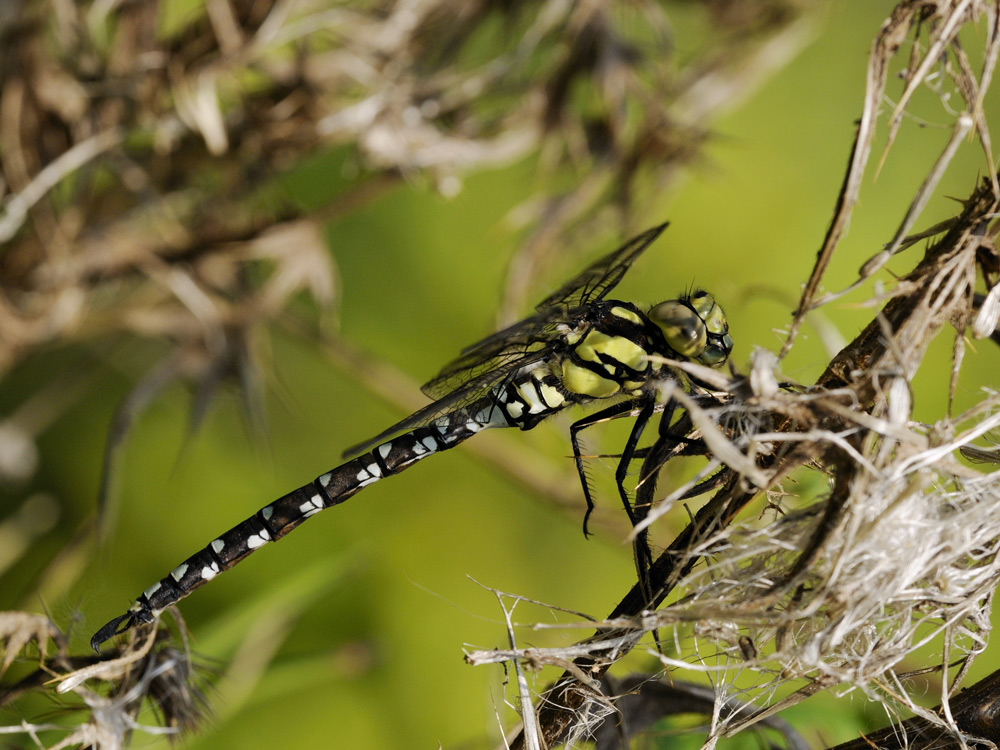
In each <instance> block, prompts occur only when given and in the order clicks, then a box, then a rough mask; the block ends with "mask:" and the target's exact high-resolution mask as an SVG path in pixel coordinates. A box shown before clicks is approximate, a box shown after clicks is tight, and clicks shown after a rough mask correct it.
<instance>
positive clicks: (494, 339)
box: [421, 224, 667, 398]
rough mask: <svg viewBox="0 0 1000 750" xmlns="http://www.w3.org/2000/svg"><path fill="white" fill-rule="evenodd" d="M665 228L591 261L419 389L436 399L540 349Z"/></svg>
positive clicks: (604, 291) (603, 291)
mask: <svg viewBox="0 0 1000 750" xmlns="http://www.w3.org/2000/svg"><path fill="white" fill-rule="evenodd" d="M666 228H667V224H660V225H659V226H656V227H653V228H652V229H648V230H647V231H645V232H643V233H642V234H640V235H639V236H637V237H634V238H632V239H631V240H629V241H628V242H626V243H625V244H624V245H622V246H621V247H619V248H618V249H617V250H615V251H614V252H612V253H609V254H608V255H606V256H604V257H603V258H601V259H599V260H597V261H595V262H594V263H592V264H591V265H590V266H588V267H587V268H586V269H585V270H584V271H583V272H581V273H580V274H578V275H577V276H575V277H574V278H572V279H571V280H570V281H568V282H566V283H565V284H564V285H563V286H562V287H560V288H559V289H558V290H557V291H556V292H554V293H552V294H550V295H549V296H548V297H546V298H545V299H544V300H543V301H542V302H541V303H540V304H539V305H538V306H537V307H536V310H537V312H536V313H535V314H534V315H532V316H531V317H529V318H525V319H524V320H522V321H521V322H519V323H515V324H514V325H512V326H509V327H508V328H504V329H503V330H502V331H498V332H496V333H494V334H492V335H490V336H487V337H486V338H485V339H483V340H482V341H479V342H477V343H475V344H473V345H472V346H469V347H466V348H465V349H463V350H462V353H461V355H460V356H459V357H458V359H456V360H455V361H453V362H450V363H449V364H448V365H446V366H445V367H444V369H443V370H441V372H439V373H438V374H437V375H436V376H435V377H434V378H433V379H432V380H431V381H429V382H428V383H425V384H424V386H423V387H422V388H421V390H422V391H423V392H424V393H426V394H427V395H428V396H430V397H431V398H442V397H443V396H446V395H447V394H449V393H451V392H452V391H454V390H457V389H459V388H462V387H463V385H464V384H465V383H466V382H467V381H469V380H472V379H475V378H478V377H479V376H480V375H481V374H483V373H485V372H489V371H490V370H492V369H495V368H497V369H502V370H504V371H505V372H507V371H509V362H511V361H513V360H517V359H518V358H520V357H521V356H523V355H524V354H525V353H526V352H529V351H532V350H539V351H544V350H546V349H547V348H548V347H549V345H550V342H551V341H552V340H553V339H554V338H556V337H557V336H558V327H559V325H560V324H563V323H572V322H573V321H574V320H576V319H577V318H578V317H580V316H581V315H582V314H583V312H584V308H585V306H586V305H588V304H590V303H592V302H597V301H599V300H601V299H603V298H604V296H605V295H606V294H607V293H608V292H610V291H611V290H612V289H614V287H615V286H616V285H617V284H618V282H619V281H621V279H622V276H624V275H625V272H626V271H627V270H628V269H629V266H631V265H632V263H633V262H635V259H636V258H638V257H639V254H640V253H641V252H642V251H643V250H645V249H646V248H647V247H648V246H649V245H650V243H652V242H653V240H655V239H656V238H657V237H659V236H660V234H661V233H662V232H663V230H664V229H666ZM519 366H520V365H519Z"/></svg>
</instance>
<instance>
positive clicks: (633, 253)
mask: <svg viewBox="0 0 1000 750" xmlns="http://www.w3.org/2000/svg"><path fill="white" fill-rule="evenodd" d="M668 225H669V222H665V223H663V224H660V225H659V226H655V227H653V228H652V229H647V230H646V231H645V232H643V233H642V234H640V235H638V236H636V237H633V238H632V239H630V240H629V241H628V242H626V243H625V244H624V245H622V246H621V247H619V248H618V249H617V250H615V251H614V252H611V253H608V254H607V255H605V256H604V257H603V258H601V259H600V260H597V261H595V262H594V263H592V264H591V265H590V266H588V267H587V268H586V269H585V270H584V271H583V272H581V273H580V274H578V275H577V276H575V277H574V278H572V279H570V280H569V281H567V282H566V283H565V284H563V285H562V286H561V287H560V288H559V289H557V290H556V291H555V292H553V293H552V294H550V295H549V296H548V297H546V298H545V299H544V300H542V301H541V302H540V303H539V304H538V306H537V308H536V309H537V310H539V311H542V310H547V309H549V308H552V307H568V308H573V307H579V306H581V305H586V304H589V303H591V302H598V301H599V300H602V299H604V296H605V295H606V294H607V293H608V292H610V291H611V290H612V289H614V288H615V286H617V285H618V282H619V281H621V280H622V276H624V275H625V272H626V271H627V270H628V269H629V266H631V265H632V263H634V262H635V259H636V258H638V257H639V254H640V253H642V251H643V250H645V249H646V248H647V247H649V245H650V244H652V242H653V240H655V239H656V238H657V237H659V236H660V234H661V233H662V232H663V230H664V229H666V228H667V226H668Z"/></svg>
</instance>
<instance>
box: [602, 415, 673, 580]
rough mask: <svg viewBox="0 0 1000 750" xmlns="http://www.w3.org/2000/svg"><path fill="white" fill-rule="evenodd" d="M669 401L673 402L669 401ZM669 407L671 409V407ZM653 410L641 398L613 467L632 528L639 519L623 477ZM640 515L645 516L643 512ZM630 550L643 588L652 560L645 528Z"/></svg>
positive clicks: (625, 475) (637, 536) (637, 535)
mask: <svg viewBox="0 0 1000 750" xmlns="http://www.w3.org/2000/svg"><path fill="white" fill-rule="evenodd" d="M671 403H673V402H672V401H671ZM670 408H671V409H672V407H670ZM655 410H656V401H655V400H654V399H653V398H646V399H644V400H643V402H642V406H641V407H640V408H639V413H638V414H636V418H635V422H634V423H633V424H632V430H631V432H629V436H628V440H627V441H626V442H625V448H624V449H623V450H622V453H621V457H620V458H619V460H618V467H617V468H616V469H615V483H616V484H617V485H618V494H619V495H620V496H621V499H622V505H623V506H624V507H625V513H626V514H627V515H628V518H629V521H630V522H631V523H632V527H633V528H635V525H636V523H637V522H638V521H639V520H640V519H639V517H638V514H637V513H636V508H635V507H634V506H633V505H632V500H631V498H630V497H629V493H628V490H627V489H625V479H626V477H627V476H628V470H629V467H630V466H631V464H632V460H633V459H634V458H635V453H636V448H637V447H638V445H639V439H640V438H641V437H642V433H643V430H645V429H646V425H647V424H649V420H650V419H652V417H653V413H654V411H655ZM642 515H643V517H645V513H643V514H642ZM632 552H633V556H634V558H635V572H636V575H637V576H638V579H639V583H640V584H641V585H642V586H643V588H647V584H648V581H647V580H646V579H647V571H648V570H649V566H650V565H651V564H652V562H653V553H652V551H651V550H650V549H649V534H648V533H647V531H646V530H645V529H644V530H642V531H640V532H639V533H637V534H636V535H635V539H634V540H633V542H632Z"/></svg>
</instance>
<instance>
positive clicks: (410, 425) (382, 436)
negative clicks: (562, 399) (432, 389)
mask: <svg viewBox="0 0 1000 750" xmlns="http://www.w3.org/2000/svg"><path fill="white" fill-rule="evenodd" d="M547 355H548V352H547V351H546V350H545V349H540V350H533V351H527V352H522V353H521V356H520V357H510V358H509V359H508V360H507V361H506V362H505V363H504V366H503V367H495V368H492V369H488V370H486V371H484V372H482V373H480V375H479V376H478V377H475V378H473V379H471V380H466V381H465V384H464V385H463V386H461V387H458V388H455V389H453V390H452V391H451V392H450V393H448V394H446V395H445V396H444V397H442V398H439V399H438V400H436V401H434V402H433V403H430V404H428V405H427V406H425V407H424V408H423V409H420V410H419V411H417V412H414V413H413V414H411V415H410V416H408V417H407V418H406V419H403V420H401V421H399V422H396V424H394V425H392V426H391V427H388V428H386V429H385V430H383V431H382V432H380V433H379V434H378V435H376V436H375V437H373V438H370V439H368V440H366V441H365V442H363V443H358V444H357V445H352V446H351V447H350V448H348V449H347V450H346V451H344V457H345V458H347V457H348V456H355V455H357V454H359V453H363V452H365V451H367V450H370V449H371V448H373V447H374V446H376V445H378V444H379V443H382V442H384V441H385V440H387V439H388V438H390V437H392V436H393V435H398V434H400V433H403V432H409V431H410V430H415V429H417V428H418V427H425V426H427V425H429V424H430V423H431V422H433V421H434V420H436V419H438V418H439V417H442V416H444V415H445V414H450V413H452V412H455V411H458V410H460V409H463V408H465V407H466V406H469V405H470V404H474V403H476V402H477V401H480V400H482V399H483V398H484V397H485V396H486V394H487V393H489V392H490V389H491V388H495V387H496V386H497V385H499V384H500V383H502V382H503V381H504V379H505V378H507V377H509V376H510V374H511V373H513V372H515V371H516V370H519V369H521V368H522V367H526V366H527V365H531V364H534V363H536V362H539V361H541V360H543V359H545V357H546V356H547ZM435 380H436V378H435Z"/></svg>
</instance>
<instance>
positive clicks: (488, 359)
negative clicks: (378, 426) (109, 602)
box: [91, 224, 733, 650]
mask: <svg viewBox="0 0 1000 750" xmlns="http://www.w3.org/2000/svg"><path fill="white" fill-rule="evenodd" d="M666 227H667V224H661V225H659V226H656V227H653V228H652V229H649V230H647V231H645V232H643V233H642V234H640V235H638V236H636V237H634V238H633V239H631V240H629V241H628V242H626V243H625V244H624V245H622V246H621V247H620V248H618V249H617V250H615V251H614V252H612V253H610V254H608V255H606V256H605V257H603V258H601V259H599V260H597V261H595V262H594V263H593V264H591V265H590V266H589V267H588V268H587V269H586V270H584V271H583V272H582V273H580V274H579V275H577V276H576V277H574V278H573V279H571V280H570V281H568V282H567V283H566V284H564V285H563V286H562V287H560V288H559V289H558V290H557V291H555V292H554V293H553V294H551V295H549V296H548V297H546V298H545V299H544V300H542V302H541V303H539V304H538V306H537V307H536V309H535V313H534V314H533V315H531V316H530V317H528V318H525V319H524V320H522V321H521V322H519V323H515V324H514V325H512V326H509V327H508V328H504V329H503V330H501V331H499V332H497V333H494V334H493V335H491V336H488V337H487V338H485V339H483V340H482V341H480V342H479V343H477V344H473V345H472V346H470V347H468V348H467V349H465V350H464V351H463V352H462V353H461V354H460V356H459V357H458V359H456V360H455V361H454V362H452V363H451V364H449V365H447V366H446V367H445V368H444V369H443V370H442V371H441V372H440V373H439V374H438V375H437V376H436V377H435V378H434V379H433V380H431V381H430V382H428V383H427V384H426V385H424V386H423V391H424V393H425V394H427V395H428V396H429V397H431V398H432V399H434V401H433V402H432V403H431V404H429V405H427V406H425V407H424V408H423V409H420V410H419V411H417V412H416V413H414V414H412V415H411V416H409V417H407V418H406V419H404V420H402V421H401V422H398V423H396V424H394V425H393V426H392V427H389V428H388V429H387V430H384V431H383V432H381V433H379V434H378V435H376V436H375V437H373V438H371V439H370V440H368V441H365V442H364V443H361V444H359V445H356V446H354V447H353V448H350V449H349V450H348V451H346V452H345V454H344V456H345V458H346V457H347V456H351V455H353V456H356V457H355V458H352V459H350V460H349V461H347V462H346V463H344V464H341V465H340V466H338V467H337V468H335V469H332V470H330V471H328V472H326V473H325V474H323V475H321V476H320V477H318V478H317V479H315V480H314V481H312V482H309V483H308V484H306V485H304V486H302V487H299V488H298V489H296V490H293V491H292V492H290V493H288V494H287V495H285V496H283V497H281V498H278V499H277V500H275V501H273V502H271V503H268V504H267V505H265V506H264V507H263V508H261V509H260V510H258V511H257V512H256V513H254V514H253V515H252V516H250V517H249V518H247V519H246V520H245V521H242V522H241V523H239V524H238V525H236V526H234V527H233V528H232V529H230V530H229V531H227V532H226V533H224V534H222V535H221V536H218V537H217V538H215V539H213V540H212V541H211V542H210V543H209V544H208V545H207V546H206V547H204V548H203V549H201V550H200V551H198V552H196V553H195V554H193V555H191V557H189V558H188V559H186V560H185V561H184V562H182V563H181V564H180V565H178V566H177V567H176V568H174V569H173V570H172V571H170V573H169V574H167V575H166V576H165V577H164V578H162V579H161V580H159V581H157V582H156V583H154V584H153V585H152V586H150V587H149V588H147V589H146V590H145V591H144V592H143V593H142V594H141V595H140V596H139V598H138V599H136V600H135V602H134V603H133V604H132V606H131V607H130V608H129V609H128V611H127V612H125V613H124V614H122V615H120V616H118V617H116V618H115V619H113V620H111V621H110V622H108V623H107V624H106V625H104V627H102V628H101V629H100V630H98V631H97V633H95V634H94V637H93V638H92V639H91V646H92V647H93V648H94V649H95V650H100V645H101V644H102V643H104V642H105V641H107V640H109V639H110V638H112V637H113V636H115V635H118V634H119V633H123V632H125V631H126V630H128V629H129V628H132V627H134V626H135V625H138V624H139V623H150V622H153V621H154V619H155V618H156V616H157V615H159V614H160V612H162V611H163V610H164V609H165V608H167V607H169V606H171V605H173V604H176V603H177V602H179V601H180V600H181V599H183V598H184V597H186V596H187V595H188V594H190V593H192V592H193V591H194V590H195V589H197V588H199V587H200V586H202V585H204V584H205V583H207V582H208V581H210V580H212V579H213V578H215V577H216V576H217V575H218V574H219V573H222V572H223V571H226V570H229V569H230V568H232V567H233V566H234V565H236V564H237V563H238V562H240V561H241V560H243V559H244V558H246V557H247V556H248V555H249V554H250V553H252V552H254V551H255V550H257V549H259V548H261V547H263V546H264V545H266V544H268V543H269V542H274V541H277V540H279V539H281V538H282V537H284V536H285V535H287V534H288V533H289V532H290V531H291V530H292V529H294V528H296V527H297V526H298V525H299V524H301V523H302V522H303V521H305V520H306V519H308V518H311V517H312V516H314V515H315V514H317V513H319V512H320V511H321V510H324V509H326V508H330V507H332V506H334V505H339V504H340V503H342V502H344V501H345V500H347V499H348V498H350V497H352V496H354V495H355V494H356V493H358V492H359V491H360V490H361V489H363V488H364V487H367V486H368V485H370V484H373V483H375V482H377V481H379V480H380V479H383V478H384V477H387V476H390V475H392V474H398V473H399V472H400V471H402V470H403V469H406V468H408V467H410V466H412V465H413V464H415V463H417V462H418V461H420V460H422V459H424V458H426V457H428V456H430V455H432V454H435V453H440V452H441V451H443V450H447V449H449V448H453V447H455V446H456V445H458V444H459V443H461V442H463V441H464V440H466V439H468V438H470V437H472V436H473V435H475V434H476V433H477V432H480V431H481V430H485V429H488V428H493V427H517V428H519V429H522V430H530V429H531V428H532V427H534V426H535V425H537V424H538V423H539V422H540V421H542V420H543V419H545V418H546V417H548V416H551V415H552V414H555V413H556V412H558V411H561V410H562V409H564V408H566V407H567V406H569V405H573V404H585V403H588V402H591V401H594V400H600V399H615V398H617V399H618V400H619V404H618V405H616V406H612V407H609V409H605V410H603V411H602V412H600V414H599V415H593V416H592V417H588V418H585V419H583V420H580V421H578V422H576V423H575V424H573V425H572V426H571V427H570V434H571V437H572V443H573V452H574V455H575V459H576V466H577V470H578V472H579V473H580V478H581V481H582V483H583V489H584V498H585V500H586V503H587V514H586V516H585V518H584V533H586V532H587V518H588V517H589V516H590V513H591V511H592V510H593V508H594V502H593V500H592V498H591V494H590V490H589V486H588V483H587V480H586V477H585V476H584V464H583V457H582V455H581V452H580V445H579V439H578V433H579V431H580V430H582V429H584V428H585V427H588V426H590V425H592V424H595V423H596V421H598V420H597V419H594V417H597V416H600V417H601V418H607V417H613V416H621V415H624V414H626V413H628V412H629V411H630V410H634V409H635V408H636V406H635V405H636V404H637V403H639V404H641V406H640V407H639V413H640V415H644V416H645V419H647V420H648V418H649V416H650V414H652V410H653V405H654V400H653V399H654V398H655V396H654V395H653V392H654V390H655V389H654V388H653V387H652V384H653V383H654V382H655V381H656V380H657V379H658V378H662V377H664V376H665V372H664V370H665V368H664V366H663V365H662V363H660V362H659V361H657V360H656V358H655V357H654V358H651V355H656V356H659V357H666V358H673V359H681V360H691V361H695V362H698V363H701V364H703V365H708V366H712V367H715V366H719V365H721V364H722V363H723V362H725V361H726V359H727V358H728V357H729V353H730V352H731V351H732V348H733V340H732V338H731V337H730V336H729V325H728V323H727V321H726V316H725V314H724V313H723V311H722V308H721V307H720V306H719V305H718V303H717V302H716V301H715V299H714V298H713V297H712V295H710V294H709V293H708V292H704V291H700V290H698V291H693V292H691V293H689V294H686V295H684V296H682V297H680V298H679V299H674V300H669V301H666V302H661V303H660V304H657V305H655V306H653V307H651V308H649V309H643V308H641V307H640V306H638V305H636V304H633V303H631V302H623V301H619V300H609V299H605V298H606V296H607V295H608V293H609V292H610V291H611V290H612V289H613V288H614V287H615V286H616V285H617V284H618V282H619V281H621V279H622V277H623V276H624V275H625V272H626V271H627V270H628V269H629V267H630V266H631V265H632V264H633V263H634V262H635V260H636V258H638V257H639V255H640V254H641V253H642V252H643V251H644V250H645V249H646V248H647V247H648V246H649V245H650V244H651V243H652V242H653V240H655V239H656V238H657V237H658V236H659V235H660V234H661V233H662V232H663V230H664V229H666ZM642 424H644V422H641V423H640V425H639V428H638V429H636V428H633V431H632V436H631V437H630V438H629V443H630V445H631V447H632V448H633V449H634V443H635V442H636V441H637V440H638V436H639V435H638V433H639V432H641V425H642ZM630 458H631V455H625V454H623V458H622V465H623V466H624V468H623V466H622V465H620V466H619V472H618V477H617V478H618V483H619V489H620V491H621V493H622V498H623V502H624V504H625V508H626V512H628V514H629V518H630V520H632V522H633V523H635V520H636V519H635V516H634V515H633V513H632V511H631V508H630V505H629V501H628V497H627V493H626V492H625V490H624V487H623V485H622V481H623V479H624V474H625V469H627V463H628V461H629V460H630Z"/></svg>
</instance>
